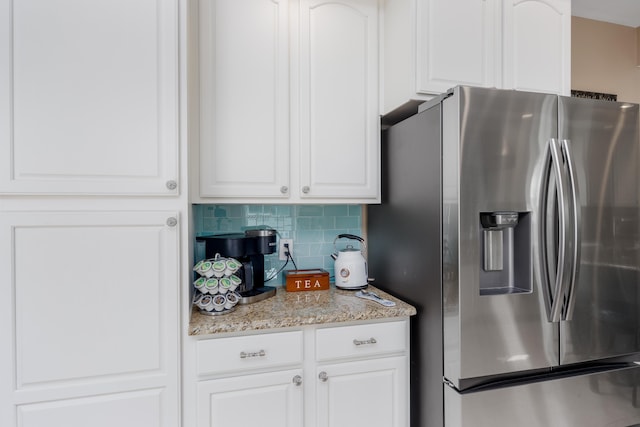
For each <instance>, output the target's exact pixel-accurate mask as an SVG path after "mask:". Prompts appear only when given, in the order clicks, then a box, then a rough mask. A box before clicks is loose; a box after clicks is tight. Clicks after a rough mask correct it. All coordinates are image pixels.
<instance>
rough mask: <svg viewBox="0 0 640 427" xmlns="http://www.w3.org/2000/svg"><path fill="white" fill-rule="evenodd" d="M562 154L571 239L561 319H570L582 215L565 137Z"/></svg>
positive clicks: (574, 169) (574, 168) (568, 144)
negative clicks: (565, 168) (566, 181)
mask: <svg viewBox="0 0 640 427" xmlns="http://www.w3.org/2000/svg"><path fill="white" fill-rule="evenodd" d="M562 154H563V156H564V160H565V162H566V165H567V171H568V176H569V188H568V190H569V196H570V200H569V203H570V221H571V223H570V226H571V229H570V230H568V231H570V234H571V239H570V241H569V248H567V252H568V253H570V259H569V263H570V269H569V272H568V274H569V277H568V279H569V284H568V287H567V291H566V298H565V300H566V306H565V309H564V314H563V318H562V320H571V319H572V318H573V310H574V308H575V305H576V294H575V289H576V283H577V279H578V267H579V266H580V247H581V245H582V241H581V234H580V231H581V229H582V215H581V211H580V195H579V192H578V178H577V173H576V167H575V163H574V161H573V156H572V153H571V143H570V141H569V140H567V139H563V140H562Z"/></svg>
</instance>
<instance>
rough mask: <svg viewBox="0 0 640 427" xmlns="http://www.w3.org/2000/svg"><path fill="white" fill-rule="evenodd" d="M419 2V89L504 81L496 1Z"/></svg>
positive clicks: (443, 89) (439, 89)
mask: <svg viewBox="0 0 640 427" xmlns="http://www.w3.org/2000/svg"><path fill="white" fill-rule="evenodd" d="M416 6H417V11H416V12H417V14H416V15H417V19H418V23H417V46H416V49H417V52H416V70H417V72H416V77H417V82H416V84H417V87H416V92H418V93H436V94H438V93H442V92H446V91H447V90H448V89H451V88H452V87H454V86H456V85H459V84H464V85H471V86H485V87H492V86H496V85H498V84H499V82H498V78H497V74H496V73H497V72H499V68H498V66H497V65H498V64H499V62H498V61H499V60H500V44H499V37H500V33H499V31H498V30H496V28H497V25H499V23H500V21H499V15H498V14H499V12H500V9H499V7H498V3H497V2H496V0H420V1H417V2H416Z"/></svg>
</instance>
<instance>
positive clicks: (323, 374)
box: [318, 371, 329, 383]
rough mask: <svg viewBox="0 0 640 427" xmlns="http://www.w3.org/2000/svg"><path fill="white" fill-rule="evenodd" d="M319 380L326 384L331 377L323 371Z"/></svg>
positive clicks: (319, 375)
mask: <svg viewBox="0 0 640 427" xmlns="http://www.w3.org/2000/svg"><path fill="white" fill-rule="evenodd" d="M318 378H319V379H320V381H322V382H323V383H326V382H327V380H328V379H329V375H327V373H326V372H325V371H322V372H320V373H319V374H318Z"/></svg>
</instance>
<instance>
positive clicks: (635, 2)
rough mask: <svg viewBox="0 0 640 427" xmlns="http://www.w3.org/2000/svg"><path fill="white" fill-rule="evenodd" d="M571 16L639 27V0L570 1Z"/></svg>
mask: <svg viewBox="0 0 640 427" xmlns="http://www.w3.org/2000/svg"><path fill="white" fill-rule="evenodd" d="M571 15H573V16H579V17H581V18H588V19H595V20H596V21H605V22H611V23H613V24H619V25H625V26H627V27H633V28H636V27H640V0H572V1H571Z"/></svg>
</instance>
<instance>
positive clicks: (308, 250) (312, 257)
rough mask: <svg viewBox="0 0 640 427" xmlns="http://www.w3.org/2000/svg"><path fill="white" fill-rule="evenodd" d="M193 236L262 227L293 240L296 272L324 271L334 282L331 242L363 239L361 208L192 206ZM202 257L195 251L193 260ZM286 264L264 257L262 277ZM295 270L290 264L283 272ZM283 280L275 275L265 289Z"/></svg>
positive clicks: (341, 244)
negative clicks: (353, 237) (346, 235)
mask: <svg viewBox="0 0 640 427" xmlns="http://www.w3.org/2000/svg"><path fill="white" fill-rule="evenodd" d="M193 215H194V224H195V232H196V236H206V235H209V234H220V233H238V232H243V231H244V230H246V229H247V228H255V227H259V226H265V227H267V228H273V229H275V230H277V232H278V235H279V238H284V239H293V260H294V261H295V264H296V266H297V268H298V269H308V268H323V269H325V270H327V271H328V272H329V275H330V276H331V281H332V282H333V259H332V258H331V256H330V255H331V253H333V252H334V251H335V249H334V246H333V241H334V239H335V238H336V236H338V235H339V234H344V233H350V234H355V235H358V236H361V235H362V206H361V205H230V204H229V205H227V204H225V205H210V204H207V205H194V206H193ZM347 243H349V244H353V245H354V247H356V248H358V247H359V243H358V242H354V241H350V240H348V239H340V240H339V241H338V242H336V246H337V248H338V249H342V248H344V247H345V246H346V244H347ZM198 257H204V254H202V253H201V251H200V253H199V251H198V249H197V248H196V258H198ZM284 264H285V261H280V260H279V259H278V254H277V253H274V254H271V255H266V256H265V276H266V277H267V278H270V277H274V275H275V274H276V273H277V272H278V270H280V269H281V268H282V267H283V265H284ZM293 269H295V267H294V265H293V264H292V262H291V261H289V264H288V265H286V267H284V270H293ZM283 283H284V276H283V274H282V273H279V274H277V276H275V277H274V278H273V280H271V281H269V282H267V283H266V284H268V285H282V284H283Z"/></svg>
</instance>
